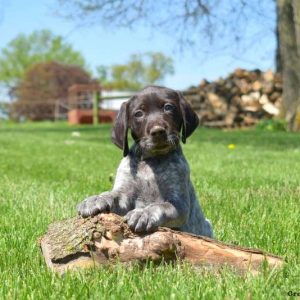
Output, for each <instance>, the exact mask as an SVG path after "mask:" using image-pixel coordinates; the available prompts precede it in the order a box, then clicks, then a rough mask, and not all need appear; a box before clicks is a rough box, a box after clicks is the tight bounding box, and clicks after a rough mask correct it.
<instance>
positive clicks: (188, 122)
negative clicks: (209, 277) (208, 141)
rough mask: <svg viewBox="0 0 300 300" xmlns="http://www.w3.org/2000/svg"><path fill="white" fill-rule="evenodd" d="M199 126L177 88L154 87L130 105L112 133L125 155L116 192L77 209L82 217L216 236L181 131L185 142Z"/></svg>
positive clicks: (125, 106) (143, 229) (144, 228)
mask: <svg viewBox="0 0 300 300" xmlns="http://www.w3.org/2000/svg"><path fill="white" fill-rule="evenodd" d="M198 123H199V119H198V117H197V115H196V114H195V112H194V111H193V110H192V108H191V106H190V105H189V104H188V102H186V101H185V100H184V98H183V96H182V94H181V93H179V92H177V91H174V90H172V89H168V88H164V87H159V86H148V87H146V88H144V89H143V90H141V91H140V92H138V93H137V94H136V95H135V96H133V97H132V98H131V99H130V100H129V101H128V102H124V103H123V104H122V106H121V109H120V111H119V114H118V116H117V119H116V122H115V125H114V128H113V131H112V141H113V143H114V144H115V145H117V146H118V147H119V148H121V149H122V150H123V154H124V158H123V159H122V161H121V163H120V166H119V168H118V170H117V174H116V179H115V183H114V186H113V189H112V191H109V192H104V193H102V194H100V195H96V196H91V197H88V198H87V199H85V200H84V201H83V202H81V203H80V204H79V205H78V206H77V209H78V212H79V214H80V215H81V216H83V217H87V216H91V215H96V214H98V213H101V212H114V213H117V214H119V215H123V216H125V218H126V220H127V222H128V225H129V226H130V228H131V229H132V230H134V231H136V232H151V231H154V230H155V229H157V227H158V226H167V227H170V228H175V229H178V230H181V231H185V232H190V233H194V234H199V235H204V236H208V237H213V230H212V226H211V224H210V222H209V220H207V219H206V218H205V217H204V214H203V212H202V210H201V207H200V205H199V202H198V200H197V197H196V194H195V191H194V187H193V185H192V183H191V180H190V170H189V166H188V163H187V161H186V159H185V157H184V155H183V153H182V150H181V146H180V132H181V139H182V142H183V143H185V142H186V138H188V137H189V136H190V135H191V134H192V133H193V131H194V130H195V129H196V128H197V126H198ZM129 130H130V131H131V135H132V138H133V140H134V144H133V146H132V147H131V148H130V149H129V147H128V139H127V133H128V131H129Z"/></svg>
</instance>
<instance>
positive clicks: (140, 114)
mask: <svg viewBox="0 0 300 300" xmlns="http://www.w3.org/2000/svg"><path fill="white" fill-rule="evenodd" d="M143 115H144V113H143V111H141V110H137V111H136V112H135V113H134V116H135V117H136V118H140V117H142V116H143Z"/></svg>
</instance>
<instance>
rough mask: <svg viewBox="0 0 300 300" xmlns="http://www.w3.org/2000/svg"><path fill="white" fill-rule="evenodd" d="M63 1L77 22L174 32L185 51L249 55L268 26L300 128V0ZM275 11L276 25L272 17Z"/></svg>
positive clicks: (289, 111)
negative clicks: (211, 46) (211, 47)
mask: <svg viewBox="0 0 300 300" xmlns="http://www.w3.org/2000/svg"><path fill="white" fill-rule="evenodd" d="M58 1H59V3H60V5H61V7H62V9H61V11H64V16H68V17H70V18H73V19H74V20H80V21H81V22H83V21H84V22H86V21H87V20H89V21H90V24H92V23H96V22H101V23H102V24H104V25H109V26H110V27H112V26H122V27H133V26H137V25H138V24H139V23H143V24H147V25H149V26H150V27H152V28H154V29H158V30H160V31H161V32H162V31H165V32H167V33H168V34H172V37H174V40H176V41H177V42H179V45H181V47H184V48H186V47H187V46H190V45H194V46H196V47H198V49H203V48H204V49H205V45H207V44H208V42H213V44H214V46H217V48H218V49H222V51H226V50H227V49H228V48H231V49H232V47H233V45H244V46H245V47H241V52H242V53H243V52H244V53H246V50H247V48H249V47H251V46H253V44H254V43H257V42H258V43H262V40H263V38H264V37H265V36H266V35H268V34H269V33H268V31H266V28H270V26H272V28H273V29H272V34H274V35H275V36H276V37H278V47H279V51H277V53H276V54H277V55H276V62H277V64H278V69H279V70H280V71H281V70H282V75H283V81H284V94H283V108H284V112H285V115H286V119H287V120H288V122H289V127H290V129H295V128H296V127H297V126H298V125H297V124H296V123H295V122H297V116H296V115H297V113H296V112H297V111H299V110H300V101H299V74H300V67H299V52H300V50H299V37H300V34H299V24H300V20H299V5H300V1H299V0H252V1H245V0H227V1H226V0H223V1H220V0H161V1H151V0H128V1H122V0H76V1H75V0H58ZM276 4H277V5H276ZM276 8H277V10H276ZM275 13H277V21H275V19H274V18H272V15H273V14H275ZM276 23H277V24H276ZM225 36H226V38H224V37H225ZM293 37H294V39H293ZM288 40H289V41H288ZM292 40H293V41H294V42H295V43H294V46H293V45H292ZM245 41H247V42H245ZM203 45H204V46H203ZM249 45H250V46H249ZM296 45H297V46H296ZM233 52H236V50H234V51H233ZM296 61H297V63H293V62H296ZM281 66H282V68H281ZM292 73H293V74H294V75H291V74H292ZM296 74H298V75H296ZM299 123H300V121H299Z"/></svg>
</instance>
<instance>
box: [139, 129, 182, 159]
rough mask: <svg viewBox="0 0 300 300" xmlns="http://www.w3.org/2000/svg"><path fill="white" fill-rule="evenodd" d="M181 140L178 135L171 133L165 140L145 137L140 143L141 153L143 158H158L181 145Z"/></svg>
mask: <svg viewBox="0 0 300 300" xmlns="http://www.w3.org/2000/svg"><path fill="white" fill-rule="evenodd" d="M179 142H180V139H179V136H178V134H176V133H171V134H168V135H166V138H164V139H153V138H151V137H144V138H142V139H140V140H139V141H138V145H139V148H140V151H141V152H142V155H143V156H147V157H150V156H157V155H164V154H167V153H169V152H171V151H173V150H174V149H176V148H177V147H178V145H179Z"/></svg>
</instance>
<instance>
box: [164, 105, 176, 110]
mask: <svg viewBox="0 0 300 300" xmlns="http://www.w3.org/2000/svg"><path fill="white" fill-rule="evenodd" d="M173 110H174V106H173V105H172V104H169V103H167V104H165V106H164V111H173Z"/></svg>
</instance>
